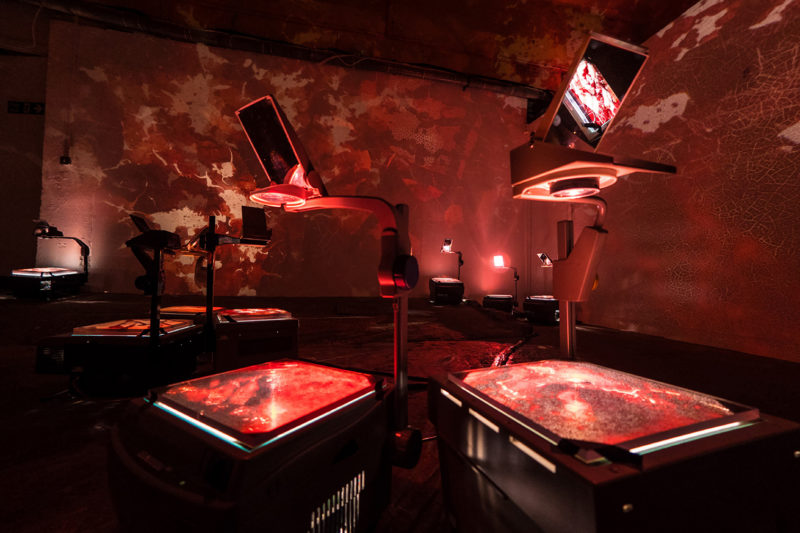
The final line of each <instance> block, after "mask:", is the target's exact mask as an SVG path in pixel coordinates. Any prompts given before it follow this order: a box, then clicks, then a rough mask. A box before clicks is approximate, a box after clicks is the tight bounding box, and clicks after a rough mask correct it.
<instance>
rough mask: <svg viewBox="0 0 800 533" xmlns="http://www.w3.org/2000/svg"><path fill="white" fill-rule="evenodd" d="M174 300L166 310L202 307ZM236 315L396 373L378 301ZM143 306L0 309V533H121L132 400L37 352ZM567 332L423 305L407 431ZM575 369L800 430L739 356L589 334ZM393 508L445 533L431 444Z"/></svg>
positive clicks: (775, 390) (788, 404)
mask: <svg viewBox="0 0 800 533" xmlns="http://www.w3.org/2000/svg"><path fill="white" fill-rule="evenodd" d="M201 303H202V302H200V301H198V300H197V299H196V298H177V297H173V298H170V297H166V298H165V301H164V304H165V305H178V304H201ZM216 303H217V304H218V305H223V306H228V307H245V306H247V307H265V306H270V307H280V308H283V309H286V310H288V311H290V312H292V313H293V315H294V316H295V317H297V318H298V319H299V320H300V332H299V338H298V341H299V355H300V356H301V357H303V358H307V359H312V360H315V361H319V362H326V363H330V364H335V365H337V366H341V367H348V368H357V369H363V370H367V371H371V372H376V373H387V374H390V373H391V371H392V315H391V305H390V302H388V301H383V300H379V299H260V298H218V299H217V302H216ZM147 310H148V301H147V299H145V298H144V297H142V296H137V295H88V294H85V295H80V296H78V297H73V298H69V299H64V300H58V301H52V302H37V301H26V300H17V299H14V298H11V297H5V298H4V299H2V300H0V333H2V338H3V339H4V342H3V344H2V345H0V391H2V392H1V393H0V394H2V400H3V403H2V405H3V406H4V408H3V409H2V410H0V423H2V427H3V428H4V431H3V434H4V437H5V438H3V439H0V501H2V502H3V505H2V506H0V524H3V529H4V530H6V531H15V532H41V531H51V532H78V531H81V532H83V531H92V532H114V531H118V524H117V520H116V517H115V515H114V513H113V509H112V504H111V500H110V497H109V494H108V490H107V474H106V450H107V439H108V430H109V428H110V427H112V426H113V425H114V424H115V423H116V420H117V419H118V417H119V416H120V413H121V412H122V409H123V408H124V407H125V405H126V404H127V402H128V401H129V398H118V397H104V398H98V397H90V396H86V395H81V394H78V393H76V392H75V391H74V390H71V389H70V387H69V383H68V379H67V377H66V376H63V375H45V374H37V373H35V372H34V359H35V351H36V344H37V343H38V342H39V341H40V340H41V339H42V338H44V337H48V336H51V335H55V334H59V333H66V332H68V331H71V329H72V328H73V327H75V326H80V325H86V324H92V323H99V322H105V321H108V320H114V319H121V318H143V317H145V316H146V315H147ZM557 343H558V330H557V328H554V327H546V326H532V325H531V324H530V323H528V322H527V321H525V320H524V319H515V318H512V317H510V316H508V315H506V314H503V313H500V312H497V311H488V310H484V309H481V308H480V307H479V306H477V305H475V304H464V305H461V306H458V307H435V306H432V305H430V304H429V303H428V302H427V301H422V300H419V301H417V300H414V301H412V302H411V304H410V313H409V358H410V365H409V370H410V375H411V376H412V380H411V383H412V386H411V391H410V397H409V419H410V423H411V424H412V425H413V426H415V427H418V428H420V429H421V430H422V432H423V435H424V436H425V437H434V435H435V430H434V428H433V426H432V424H431V423H430V422H429V421H428V420H427V402H426V390H425V387H424V381H425V380H426V379H427V378H428V377H429V376H431V375H434V374H437V373H446V372H452V371H458V370H466V369H469V368H479V367H485V366H489V365H490V364H491V363H492V361H493V360H494V359H495V357H496V356H497V355H498V354H500V353H503V352H505V353H508V352H509V351H511V352H512V353H511V355H510V362H524V361H531V360H538V359H547V358H558V357H559V354H558V349H557ZM577 346H578V359H579V360H585V361H590V362H595V363H598V364H602V365H605V366H609V367H612V368H616V369H619V370H623V371H628V372H632V373H635V374H639V375H642V376H645V377H650V378H653V379H657V380H661V381H665V382H668V383H672V384H675V385H680V386H684V387H687V388H691V389H695V390H699V391H701V392H705V393H708V394H712V395H715V396H719V397H723V398H727V399H729V400H733V401H738V402H741V403H745V404H747V405H752V406H755V407H758V408H760V409H761V410H762V411H763V412H766V413H770V414H773V415H777V416H781V417H784V418H789V419H792V420H800V395H798V394H797V388H796V387H797V383H800V365H798V364H795V363H789V362H787V361H779V360H775V359H768V358H763V357H757V356H752V355H747V354H742V353H738V352H731V351H726V350H717V349H713V348H708V347H703V346H697V345H690V344H686V343H679V342H674V341H668V340H666V339H660V338H654V337H648V336H644V335H637V334H632V333H624V332H618V331H610V330H605V329H601V328H594V327H588V326H587V327H583V326H582V327H579V332H578V338H577ZM393 474H394V475H393V493H392V503H391V505H390V506H389V507H388V508H387V509H386V510H385V511H384V513H383V516H382V519H381V521H380V523H379V524H378V527H377V530H378V531H381V532H390V533H391V532H396V533H404V532H422V533H426V532H440V531H446V530H447V523H448V519H447V516H446V512H445V510H444V509H443V505H442V494H441V482H440V479H439V470H438V457H437V452H436V444H435V440H433V439H431V440H426V442H425V443H424V444H423V454H422V458H421V460H420V462H419V464H418V465H417V467H416V468H414V469H413V470H405V469H401V468H395V469H394V472H393Z"/></svg>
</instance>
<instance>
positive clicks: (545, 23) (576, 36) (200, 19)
mask: <svg viewBox="0 0 800 533" xmlns="http://www.w3.org/2000/svg"><path fill="white" fill-rule="evenodd" d="M694 1H695V0H675V1H672V2H663V1H659V0H637V1H630V0H600V1H588V0H515V1H513V2H488V1H486V0H467V1H461V0H442V1H437V2H428V1H424V0H409V1H404V2H397V1H392V0H364V1H362V0H278V1H272V2H232V1H230V0H204V1H202V2H198V1H191V0H188V1H187V0H183V1H177V2H156V1H148V0H145V1H139V2H135V3H133V2H130V1H129V0H115V1H103V2H97V3H101V4H107V5H114V6H121V7H126V8H130V9H133V10H135V11H138V12H142V13H145V14H147V15H148V16H150V17H152V18H154V19H158V20H166V21H169V22H172V23H175V24H179V25H181V26H187V27H190V28H198V29H214V30H222V31H233V32H236V33H240V34H246V35H254V36H260V37H265V38H268V39H272V40H278V41H285V42H289V43H293V44H298V45H302V46H308V47H312V48H321V49H333V50H340V51H342V53H343V56H344V57H342V58H341V62H342V64H350V63H351V62H352V61H354V60H356V59H355V58H348V57H346V56H347V55H348V54H356V55H361V56H368V57H378V58H383V59H388V60H393V61H401V62H408V63H417V64H426V65H435V66H438V67H442V68H445V69H449V70H455V71H459V72H464V73H468V74H473V75H479V76H487V77H490V78H499V79H503V80H507V81H517V82H522V83H525V84H529V85H532V86H534V87H538V88H542V89H549V90H555V89H557V88H558V86H559V83H560V81H561V76H562V74H563V72H564V71H565V70H566V69H567V68H569V65H570V63H571V62H572V59H573V57H574V55H575V53H576V51H577V50H578V48H579V47H580V46H581V44H582V42H583V39H584V37H585V35H586V34H587V33H588V32H591V31H594V32H598V33H605V34H608V35H610V36H613V37H616V38H618V39H622V40H625V41H629V42H633V43H641V42H642V41H644V40H645V39H647V38H648V37H650V36H651V35H652V34H653V33H655V32H656V31H658V30H659V29H661V28H662V27H663V26H665V25H666V24H667V23H669V22H670V21H672V20H673V19H674V18H675V17H677V16H678V15H680V14H681V13H682V12H683V11H684V10H685V9H687V8H688V7H690V6H691V5H692V4H694Z"/></svg>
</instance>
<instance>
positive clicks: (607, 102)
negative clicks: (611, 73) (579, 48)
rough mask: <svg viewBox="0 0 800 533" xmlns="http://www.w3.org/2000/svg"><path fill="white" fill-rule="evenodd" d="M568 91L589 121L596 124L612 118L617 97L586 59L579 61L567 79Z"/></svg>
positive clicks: (601, 123) (616, 108) (617, 107)
mask: <svg viewBox="0 0 800 533" xmlns="http://www.w3.org/2000/svg"><path fill="white" fill-rule="evenodd" d="M569 92H570V93H571V94H572V96H573V98H575V100H576V101H577V102H578V103H579V104H580V108H581V110H582V111H583V113H584V114H585V115H586V118H588V119H589V122H593V123H595V124H597V125H598V126H602V125H603V124H605V123H606V122H608V121H609V120H611V119H612V118H614V115H615V114H616V113H617V110H618V109H619V98H617V95H616V94H614V91H613V90H611V87H609V85H608V82H606V79H605V78H604V77H603V75H602V74H601V73H600V71H599V70H597V67H596V66H595V65H594V64H592V63H590V62H588V61H585V60H584V61H581V62H580V64H579V65H578V70H576V71H575V75H574V76H572V79H571V80H569Z"/></svg>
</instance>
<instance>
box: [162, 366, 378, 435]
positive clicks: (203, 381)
mask: <svg viewBox="0 0 800 533" xmlns="http://www.w3.org/2000/svg"><path fill="white" fill-rule="evenodd" d="M375 383H376V381H375V380H374V378H372V377H371V376H369V375H367V374H360V373H358V372H351V371H349V370H339V369H336V368H329V367H324V366H320V365H315V364H311V363H305V362H302V361H270V362H268V363H263V364H260V365H256V366H251V367H247V368H242V369H239V370H233V371H231V372H225V373H223V374H216V375H214V376H209V377H205V378H199V379H193V380H191V381H186V382H184V383H179V384H177V385H173V386H171V387H169V388H167V390H166V391H165V392H163V393H162V394H161V395H160V399H161V400H162V401H168V402H169V403H170V404H174V405H176V406H178V407H180V408H182V410H184V411H185V410H189V411H190V412H192V413H193V414H194V415H200V416H202V417H203V418H205V419H207V420H211V421H212V422H214V423H216V424H219V425H222V426H223V427H225V428H226V429H229V430H233V431H235V432H238V433H240V434H245V435H253V434H259V433H267V432H272V431H276V430H278V429H280V428H283V427H285V426H287V425H289V424H292V423H293V422H296V421H299V420H300V419H302V418H304V417H307V416H309V415H312V414H314V413H317V412H321V411H324V410H325V409H328V408H332V407H333V406H334V405H335V404H337V403H339V402H342V401H344V400H346V399H348V398H351V397H354V396H356V395H358V394H360V393H364V392H367V391H369V390H371V389H373V388H374V387H375Z"/></svg>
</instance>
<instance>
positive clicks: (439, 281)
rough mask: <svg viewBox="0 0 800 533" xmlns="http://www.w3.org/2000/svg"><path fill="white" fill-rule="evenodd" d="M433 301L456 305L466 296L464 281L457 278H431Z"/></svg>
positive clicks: (430, 286)
mask: <svg viewBox="0 0 800 533" xmlns="http://www.w3.org/2000/svg"><path fill="white" fill-rule="evenodd" d="M428 288H429V289H430V298H431V302H433V303H434V304H436V305H447V304H450V305H456V304H460V303H461V299H462V298H463V297H464V282H463V281H461V280H460V279H456V278H448V277H438V278H431V279H430V281H429V282H428Z"/></svg>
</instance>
